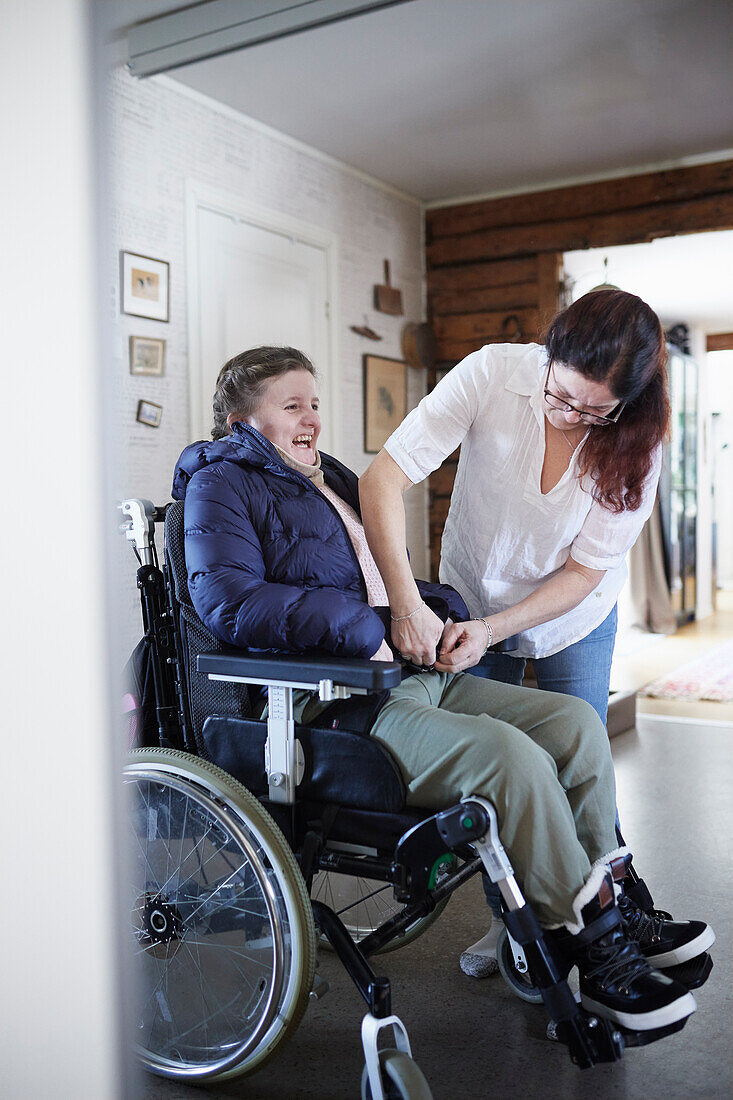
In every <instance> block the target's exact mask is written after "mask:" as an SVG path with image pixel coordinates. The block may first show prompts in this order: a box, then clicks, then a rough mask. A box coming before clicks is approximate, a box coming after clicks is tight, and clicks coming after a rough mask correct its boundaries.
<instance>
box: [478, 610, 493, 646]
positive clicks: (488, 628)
mask: <svg viewBox="0 0 733 1100" xmlns="http://www.w3.org/2000/svg"><path fill="white" fill-rule="evenodd" d="M473 622H475V623H483V624H484V626H485V627H486V633H487V634H488V635H489V640H488V642H487V643H486V649H485V650H484V653H486V652H487V650H489V649H491V643H492V642H493V640H494V631H493V630H492V629H491V626H490V625H489V623H487V622H486V619H483V618H481V617H480V616H478V615H477V616H476V618H475V619H473Z"/></svg>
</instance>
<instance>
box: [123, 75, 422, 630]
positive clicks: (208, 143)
mask: <svg viewBox="0 0 733 1100" xmlns="http://www.w3.org/2000/svg"><path fill="white" fill-rule="evenodd" d="M109 114H110V128H111V142H110V145H111V156H112V172H111V176H112V179H113V196H112V222H113V225H112V237H113V240H112V250H111V253H112V254H111V255H110V279H111V281H112V286H111V293H110V303H111V308H112V310H113V312H114V326H115V334H116V339H115V354H114V362H113V363H112V364H110V369H111V370H112V371H113V373H114V378H115V395H116V398H115V403H116V410H115V414H116V417H117V426H118V428H119V434H120V436H121V439H122V446H121V448H120V457H119V471H118V472H119V477H118V481H119V485H118V493H119V496H120V497H122V496H145V497H150V498H152V499H154V500H155V501H156V503H162V502H164V501H165V500H168V499H170V483H171V475H172V472H173V467H174V464H175V461H176V459H177V457H178V455H179V453H180V451H181V450H182V449H183V447H184V446H185V445H186V443H188V442H190V439H189V427H188V423H189V410H188V376H187V370H188V348H187V317H186V268H185V255H184V242H185V206H184V203H185V185H186V181H188V180H192V181H195V182H199V183H202V184H207V185H209V186H212V187H216V188H218V189H221V190H223V191H228V192H232V193H235V194H237V195H240V196H241V197H242V198H243V199H246V200H248V201H250V202H255V203H257V204H259V205H260V206H264V207H268V208H269V209H271V210H274V211H277V212H280V213H284V214H288V215H291V216H293V217H298V218H302V219H304V220H305V221H308V222H310V223H311V224H314V225H317V226H320V227H322V228H324V229H326V230H329V231H330V232H332V233H335V234H337V236H338V239H339V270H338V303H339V313H338V316H337V317H336V320H335V323H336V332H337V342H338V347H339V358H340V362H339V368H340V374H341V393H340V394H339V395H338V399H337V400H336V401H335V402H334V404H335V408H336V410H337V416H336V423H337V432H338V434H337V440H338V445H337V446H336V447H335V448H334V450H335V453H336V455H337V457H339V458H340V459H342V461H344V462H346V463H347V464H348V465H349V466H351V467H352V469H354V470H356V472H357V473H362V472H363V471H364V470H365V469H366V467H367V465H368V463H369V461H370V456H368V455H365V454H364V452H363V450H362V444H363V399H362V355H363V354H364V353H365V352H375V353H378V354H383V355H386V356H389V357H392V358H400V357H401V353H400V340H399V337H400V331H401V328H402V325H403V324H404V323H405V321H406V320H419V319H420V318H421V317H422V301H423V279H422V271H423V255H424V252H423V239H422V211H421V208H420V206H419V205H418V204H417V203H415V202H411V201H409V200H408V199H406V198H403V197H401V196H399V195H396V194H394V193H393V192H390V191H389V190H387V189H383V188H381V187H379V186H376V185H374V184H371V183H370V182H369V181H367V180H365V179H364V178H362V177H360V176H359V175H357V174H355V173H353V172H350V171H348V170H347V169H345V168H343V167H341V166H339V165H338V164H337V163H335V162H333V161H330V160H329V159H327V158H323V157H320V156H317V155H312V154H310V153H309V152H308V151H307V150H304V149H302V148H299V147H297V146H295V145H294V144H292V143H289V142H288V141H287V140H281V139H279V138H278V136H277V135H276V134H273V133H272V132H265V131H263V129H262V128H260V127H258V126H257V125H253V124H251V123H249V122H248V120H247V119H246V118H244V117H243V116H238V115H235V114H234V113H233V112H231V111H230V110H228V109H223V108H222V109H218V108H217V106H216V105H215V104H213V103H211V102H210V101H206V100H204V99H203V98H202V97H196V96H194V95H192V94H191V93H189V92H188V90H187V89H184V88H183V87H182V86H180V85H176V84H175V83H174V82H173V81H171V80H169V79H165V78H160V79H155V78H154V79H152V80H147V81H140V80H137V79H135V78H133V77H131V76H129V74H127V72H126V70H124V69H118V70H116V71H115V72H114V73H113V75H112V77H111V81H110V111H109ZM120 249H124V250H126V251H131V252H139V253H141V254H143V255H146V256H153V257H155V258H157V259H162V260H167V261H168V262H169V263H170V265H171V267H170V272H171V276H170V322H169V323H162V322H158V321H150V320H146V319H142V318H136V317H129V316H127V315H123V314H121V313H120V312H119V274H118V260H117V253H118V251H119V250H120ZM385 257H388V258H389V259H390V262H391V269H392V271H391V273H392V282H393V284H394V285H395V286H398V287H399V288H400V289H401V291H402V295H403V302H404V307H405V316H404V317H390V316H388V315H387V314H377V313H374V312H372V287H373V285H374V284H375V283H380V282H382V281H383V279H382V274H383V260H384V258H385ZM365 313H368V314H369V321H370V323H371V325H372V327H374V328H375V329H377V331H379V332H380V333H381V334H382V335H383V337H384V339H383V340H382V342H381V343H375V342H372V341H369V340H365V339H363V338H362V337H359V336H356V335H355V334H354V333H352V332H350V331H349V325H351V324H362V323H363V317H364V314H365ZM132 334H134V335H142V336H159V337H163V338H164V339H165V340H166V341H167V347H166V372H165V377H163V378H144V377H140V376H132V375H130V373H129V361H128V342H129V337H130V335H132ZM409 376H410V380H409V405H410V407H413V406H414V405H415V404H417V402H418V401H419V399H420V397H421V396H422V394H423V392H424V385H425V377H424V372H421V371H414V370H410V371H409ZM140 398H147V399H149V400H151V401H155V402H157V403H158V404H160V405H162V406H163V416H162V422H161V426H160V428H157V429H152V428H148V427H145V426H144V425H141V424H138V423H136V421H135V413H136V409H137V402H138V400H139V399H140ZM426 505H427V500H426V491H425V490H424V489H422V488H420V489H416V490H414V491H413V492H412V493H410V494H408V497H407V506H408V541H409V545H410V553H411V555H412V562H413V567H414V569H415V573H416V575H417V576H426V575H427V572H428V563H427V548H426ZM125 561H126V562H127V573H126V574H125V576H124V577H123V578H121V584H122V585H123V587H124V588H125V589H126V591H127V598H126V600H125V607H126V608H129V611H125V612H124V619H125V621H124V622H123V623H121V624H120V628H121V631H122V632H123V633H125V634H126V636H127V637H128V638H129V641H130V644H132V643H133V642H134V641H135V640H136V638H137V637H138V635H139V633H140V626H139V612H138V610H137V607H136V599H137V593H136V590H135V588H134V583H133V582H134V569H133V566H134V560H133V559H132V557H131V555H129V553H128V557H127V558H126V559H125ZM123 568H124V566H123Z"/></svg>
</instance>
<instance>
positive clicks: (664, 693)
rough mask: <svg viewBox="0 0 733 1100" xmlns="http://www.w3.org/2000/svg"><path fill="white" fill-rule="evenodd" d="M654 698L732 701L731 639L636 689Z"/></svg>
mask: <svg viewBox="0 0 733 1100" xmlns="http://www.w3.org/2000/svg"><path fill="white" fill-rule="evenodd" d="M640 694H641V695H650V696H651V697H652V698H654V699H691V700H696V699H699V700H710V701H712V702H715V703H731V702H733V641H729V642H724V643H723V644H722V645H719V646H716V647H715V649H710V650H708V652H707V653H703V654H702V655H701V656H700V657H696V658H695V660H694V661H688V662H687V663H686V664H684V665H681V666H680V667H679V668H677V669H675V670H674V672H672V673H670V674H669V676H660V677H659V679H658V680H654V681H653V682H652V683H651V684H647V686H646V687H645V688H644V689H643V690H642V691H641V692H640Z"/></svg>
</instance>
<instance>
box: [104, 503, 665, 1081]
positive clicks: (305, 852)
mask: <svg viewBox="0 0 733 1100" xmlns="http://www.w3.org/2000/svg"><path fill="white" fill-rule="evenodd" d="M120 509H121V511H122V514H123V517H124V522H123V524H122V529H123V530H124V531H125V533H126V536H127V538H128V540H129V541H130V542H131V543H132V544H133V547H134V549H135V552H136V554H137V556H138V560H139V561H140V568H139V569H138V573H137V585H138V588H139V590H140V597H141V605H142V615H143V624H144V629H145V635H146V637H147V638H148V639H149V641H150V645H151V660H152V670H153V678H154V685H155V700H156V718H157V725H158V740H159V744H160V746H161V747H162V748H163V749H180V750H183V751H184V752H186V753H191V754H193V755H197V749H196V744H195V739H194V736H193V731H192V726H191V721H192V720H191V714H190V708H189V706H188V701H187V688H186V684H185V682H184V678H185V665H184V659H183V654H182V648H181V638H180V637H179V636H178V635H177V631H176V629H175V614H174V607H175V602H174V601H175V594H174V591H173V585H172V580H171V576H170V568H169V566H168V564H167V562H166V561H164V563H163V566H162V568H161V566H160V565H159V563H158V560H157V553H156V549H155V540H154V531H155V523H156V521H161V520H162V519H163V518H164V516H165V511H166V510H165V509H164V508H163V509H160V508H155V507H154V506H153V505H152V504H151V503H150V502H149V501H144V500H139V499H130V500H126V501H124V502H123V503H122V504H121V505H120ZM197 669H198V671H199V672H200V673H202V674H205V675H206V676H208V677H209V678H210V679H211V680H217V681H224V682H230V683H239V684H254V685H260V686H265V687H266V688H267V693H268V702H269V708H268V718H267V742H266V748H265V761H264V763H265V771H266V775H267V782H268V796H267V797H266V798H260V799H259V802H260V803H261V804H262V806H263V807H265V808H266V809H267V811H268V812H269V814H270V815H271V816H272V817H273V818H274V820H275V822H276V823H277V825H278V826H279V828H280V829H281V830H282V832H283V834H284V836H285V837H286V838H287V842H288V844H289V845H290V846H291V848H292V850H293V852H294V853H295V857H296V860H297V863H298V866H299V869H300V873H301V874H302V877H303V880H304V882H305V884H306V887H307V889H308V892H309V893H310V889H311V884H312V880H313V877H314V874H316V873H317V872H318V871H329V872H333V871H336V872H338V873H341V874H345V875H360V876H361V875H365V876H367V877H368V878H371V879H376V880H378V881H382V882H386V883H389V884H391V885H392V886H393V888H394V893H395V898H396V900H397V901H398V902H400V903H402V904H403V905H404V908H403V909H402V911H401V912H398V913H397V914H395V915H394V916H392V917H390V918H389V919H387V920H386V921H385V922H384V923H383V924H382V925H380V926H379V927H377V928H374V929H373V930H372V931H371V932H370V933H369V934H368V935H367V936H366V937H365V938H364V939H362V940H361V941H360V942H359V943H358V944H357V943H356V942H355V941H354V939H353V938H352V936H351V935H350V934H349V932H348V930H347V929H346V927H345V926H344V923H343V921H342V920H341V919H340V917H339V915H338V914H337V913H336V912H335V911H334V910H333V908H331V907H330V906H328V905H326V904H325V903H324V902H322V901H312V903H311V904H312V911H313V919H314V921H315V925H316V927H317V928H318V930H319V931H320V933H321V936H322V937H325V938H326V939H327V940H328V941H329V942H330V944H331V946H332V947H333V949H334V950H335V952H336V954H337V955H338V957H339V959H340V961H341V963H342V964H343V965H344V967H345V969H346V971H347V973H348V974H349V976H350V977H351V979H352V980H353V981H354V983H355V985H356V987H357V989H358V990H359V992H360V994H361V996H362V998H363V999H364V1001H365V1003H366V1006H367V1013H366V1015H365V1017H364V1020H363V1024H362V1042H363V1047H364V1055H365V1063H366V1069H365V1078H364V1081H365V1082H366V1081H367V1080H368V1089H370V1090H371V1092H370V1095H371V1097H372V1100H384V1098H385V1097H386V1096H393V1095H399V1096H407V1095H408V1092H404V1091H403V1092H400V1091H399V1088H398V1092H397V1093H395V1092H394V1091H391V1092H390V1091H389V1090H390V1089H392V1090H394V1088H395V1085H394V1082H392V1084H390V1082H389V1079H388V1075H387V1076H385V1074H384V1059H383V1057H382V1056H383V1055H384V1053H385V1052H384V1051H382V1052H381V1055H380V1051H379V1050H378V1042H379V1039H380V1035H381V1033H382V1032H383V1031H384V1030H385V1029H390V1028H391V1030H392V1033H393V1038H394V1042H395V1044H396V1048H397V1051H399V1052H401V1053H402V1054H403V1055H405V1056H407V1058H408V1060H409V1056H410V1044H409V1039H408V1036H407V1030H406V1028H405V1026H404V1024H403V1023H402V1021H401V1020H400V1019H399V1017H397V1016H396V1015H394V1014H393V1012H392V1005H391V988H390V983H389V980H388V978H386V977H383V976H379V975H378V974H377V973H376V972H375V970H374V969H373V967H372V965H371V964H370V962H369V958H370V956H372V955H374V954H375V953H376V952H378V951H380V950H383V949H385V948H386V947H389V945H391V944H394V943H395V942H396V941H398V940H399V938H400V937H402V936H404V934H405V932H406V931H407V930H408V929H409V928H411V927H413V926H415V924H416V922H420V921H422V920H424V919H425V918H429V917H430V915H431V914H433V913H434V911H435V909H436V906H440V905H441V903H443V902H445V901H446V900H447V899H448V897H449V896H450V895H451V894H452V893H453V892H454V891H455V890H456V889H457V888H458V887H459V886H461V885H462V884H463V883H464V882H466V881H467V880H468V879H469V878H471V877H472V876H473V875H475V874H476V873H477V872H479V871H481V870H483V871H484V872H485V873H486V874H487V875H488V877H489V878H490V879H491V880H492V881H493V882H495V883H498V886H499V889H500V891H501V895H502V899H503V905H504V908H505V914H504V920H505V924H506V926H507V930H508V935H509V942H510V944H511V946H512V950H513V954H514V960H515V964H516V967H517V970H518V971H519V972H520V973H526V972H527V971H528V972H529V974H530V975H531V977H532V980H533V982H534V985H535V987H536V989H537V990H538V992H539V994H540V995H541V997H542V1000H543V1001H544V1003H545V1005H546V1007H547V1009H548V1012H549V1014H550V1017H551V1020H552V1022H553V1025H554V1028H555V1030H556V1035H557V1038H558V1039H559V1040H560V1041H562V1042H563V1043H565V1044H566V1045H567V1046H568V1048H569V1053H570V1057H571V1059H572V1061H573V1062H574V1063H576V1064H577V1065H578V1066H580V1067H581V1068H586V1067H590V1066H592V1065H594V1064H595V1063H597V1062H608V1061H616V1060H618V1059H619V1058H620V1057H621V1056H622V1054H623V1050H624V1046H625V1045H642V1044H644V1043H647V1042H651V1041H652V1040H653V1039H654V1038H658V1037H660V1035H659V1033H658V1032H655V1033H652V1032H646V1033H644V1032H642V1033H638V1032H629V1031H627V1030H626V1029H623V1028H620V1027H618V1026H617V1025H615V1024H612V1023H611V1022H610V1021H608V1020H605V1019H603V1018H599V1017H596V1016H592V1015H590V1014H589V1013H588V1012H586V1011H585V1010H584V1009H583V1008H582V1007H581V1006H580V1005H579V1004H578V1003H576V1001H575V999H574V997H573V995H572V993H571V991H570V989H569V987H568V985H567V981H566V977H567V967H566V966H565V964H563V963H562V962H561V961H560V960H558V959H557V958H556V957H555V956H554V955H553V953H552V951H551V950H550V948H549V947H548V944H547V943H546V942H545V940H544V938H543V935H542V930H541V928H540V927H539V924H538V923H537V920H536V918H535V916H534V913H533V912H532V910H531V908H530V906H529V904H528V903H527V902H526V901H525V899H524V897H523V895H522V892H521V890H520V887H519V885H518V883H517V881H516V879H515V877H514V873H513V870H512V866H511V863H510V861H509V859H508V857H507V855H506V852H505V851H504V848H503V846H502V844H501V841H500V839H499V831H498V822H497V816H496V812H495V810H494V807H493V806H492V805H491V804H490V803H489V802H487V801H486V800H485V799H483V798H480V797H477V796H473V797H469V798H466V799H463V800H462V801H461V802H459V803H457V804H456V805H455V806H452V807H450V808H448V809H446V810H443V811H441V812H439V813H434V814H429V812H428V811H426V814H427V815H428V816H426V817H425V819H424V820H421V821H419V822H418V823H417V824H415V825H414V826H413V827H412V828H409V829H408V830H407V831H406V832H405V833H404V835H402V836H401V838H400V840H399V841H398V843H397V845H396V848H395V850H394V854H393V855H390V856H388V857H386V858H385V857H382V856H380V854H379V852H378V853H377V855H376V856H365V855H360V854H355V853H354V852H353V851H348V850H344V849H345V848H347V849H348V847H349V846H348V845H341V846H339V845H338V844H336V845H332V846H330V845H329V842H328V837H327V835H325V834H326V833H327V830H319V829H317V828H313V827H309V826H304V824H303V823H302V822H301V821H299V818H298V813H297V809H298V802H297V791H298V785H299V783H300V781H301V779H302V775H303V751H302V746H300V744H299V742H298V740H297V738H296V736H295V723H294V720H293V700H292V693H293V690H295V689H306V690H309V691H312V692H314V693H317V694H318V697H319V698H320V699H321V700H324V701H325V700H332V699H337V698H347V697H348V696H349V695H352V694H366V693H368V692H370V691H378V690H383V689H384V688H389V687H392V686H394V685H396V684H397V683H399V680H400V666H399V665H398V664H397V663H392V664H387V663H381V662H380V663H376V662H373V661H363V660H362V661H360V660H351V659H349V660H343V659H336V658H333V659H332V658H329V657H323V658H322V657H312V658H295V657H287V656H280V655H264V656H263V655H255V656H250V655H248V654H247V653H246V651H241V650H236V649H228V650H226V651H225V652H222V653H209V654H200V655H199V656H198V658H197ZM153 751H155V750H153ZM250 797H251V796H250ZM363 843H364V844H365V845H368V844H370V841H369V838H365V839H364V842H363ZM448 857H452V860H453V864H454V866H451V867H448V868H446V867H445V866H443V867H442V868H441V869H442V871H443V874H442V877H440V878H439V879H436V869H437V868H439V867H441V864H445V861H446V859H447V858H448ZM455 857H457V859H456V858H455ZM459 861H460V862H459ZM642 885H643V884H642ZM162 908H163V909H165V908H166V907H165V906H162ZM169 908H170V907H169ZM175 934H176V933H175V930H174V931H173V932H172V933H171V935H172V936H174V935H175ZM320 995H322V990H321V989H319V988H318V979H316V986H315V987H314V989H313V990H312V992H311V997H312V998H313V997H315V998H318V997H319V996H320ZM680 1026H681V1025H680ZM676 1028H677V1025H675V1026H674V1027H673V1028H671V1029H668V1030H670V1031H671V1030H676ZM665 1033H666V1032H665ZM148 1068H152V1069H153V1070H154V1071H156V1072H166V1073H167V1075H169V1076H176V1074H175V1072H174V1071H171V1070H167V1071H161V1070H160V1069H159V1068H157V1069H156V1067H155V1066H151V1065H148ZM244 1071H246V1068H245V1070H244ZM187 1076H188V1078H189V1079H190V1077H191V1073H190V1072H189V1071H187ZM200 1076H201V1078H204V1077H206V1076H211V1074H210V1073H208V1072H202V1073H201V1074H200ZM420 1077H422V1075H420ZM423 1081H424V1079H423ZM366 1089H367V1086H366V1085H365V1084H363V1086H362V1095H367V1091H366ZM426 1089H427V1085H425V1087H424V1088H423V1087H422V1086H420V1088H418V1089H417V1091H414V1092H412V1093H410V1100H422V1098H423V1097H425V1096H429V1095H430V1093H429V1089H427V1091H426Z"/></svg>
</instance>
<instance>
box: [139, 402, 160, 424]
mask: <svg viewBox="0 0 733 1100" xmlns="http://www.w3.org/2000/svg"><path fill="white" fill-rule="evenodd" d="M162 415H163V406H162V405H156V403H155V401H146V400H144V399H141V400H140V401H138V403H137V415H136V416H135V419H136V420H137V422H138V424H147V426H148V427H149V428H159V427H160V420H161V417H162Z"/></svg>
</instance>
